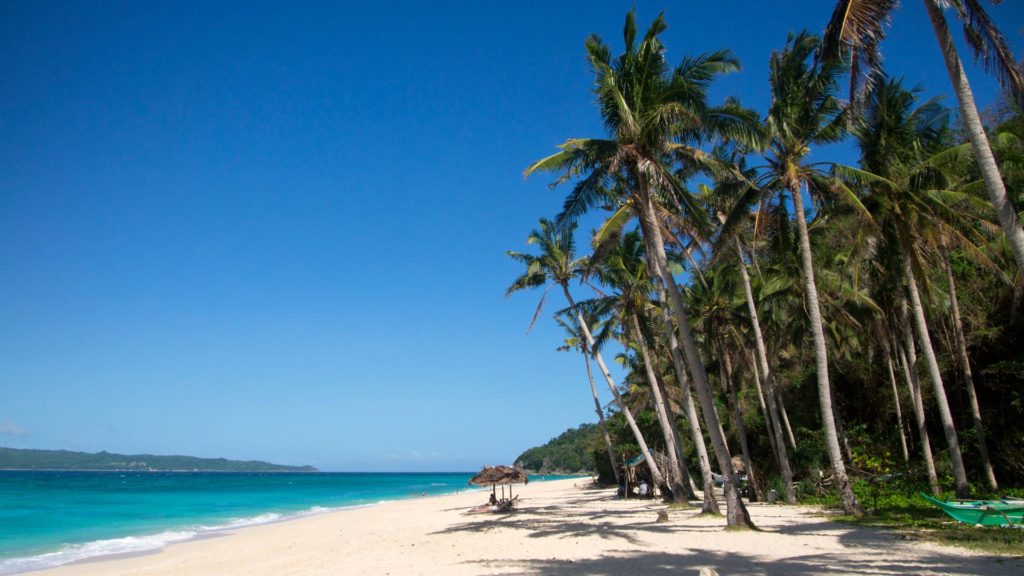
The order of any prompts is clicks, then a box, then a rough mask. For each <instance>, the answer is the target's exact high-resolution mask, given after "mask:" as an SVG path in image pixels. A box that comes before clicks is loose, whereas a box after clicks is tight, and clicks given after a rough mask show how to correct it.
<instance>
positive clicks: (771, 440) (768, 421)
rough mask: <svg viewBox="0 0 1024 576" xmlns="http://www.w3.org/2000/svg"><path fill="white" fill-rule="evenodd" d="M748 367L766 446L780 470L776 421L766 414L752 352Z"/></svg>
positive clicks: (779, 433) (766, 409) (779, 435)
mask: <svg viewBox="0 0 1024 576" xmlns="http://www.w3.org/2000/svg"><path fill="white" fill-rule="evenodd" d="M750 366H751V367H752V368H753V372H754V387H755V388H757V400H758V402H759V403H760V404H761V414H763V415H764V424H765V428H767V429H768V444H769V445H770V446H771V448H772V457H773V458H774V459H775V462H776V463H778V464H779V468H780V469H781V467H782V465H781V463H780V462H779V449H778V447H777V444H776V442H777V441H778V440H777V439H776V433H775V430H774V425H775V422H777V421H778V420H777V419H773V418H772V415H771V414H769V413H768V407H767V406H766V403H765V400H764V390H762V389H761V376H760V375H759V374H758V370H757V359H756V358H755V357H754V353H753V352H751V353H750ZM781 436H782V432H781V431H779V432H778V438H781Z"/></svg>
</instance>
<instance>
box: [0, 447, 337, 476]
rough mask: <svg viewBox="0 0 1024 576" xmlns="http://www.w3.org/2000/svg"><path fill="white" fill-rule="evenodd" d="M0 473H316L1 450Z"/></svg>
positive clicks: (212, 461) (213, 461) (189, 460)
mask: <svg viewBox="0 0 1024 576" xmlns="http://www.w3.org/2000/svg"><path fill="white" fill-rule="evenodd" d="M0 470H140V471H153V472H156V471H169V470H175V471H179V470H180V471H190V472H193V471H195V472H317V469H316V468H314V467H312V466H280V465H278V464H270V463H269V462H260V461H259V460H249V461H244V462H243V461H239V460H226V459H224V458H193V457H192V456H154V455H152V454H133V455H129V456H126V455H124V454H111V453H109V452H99V453H97V454H87V453H85V452H69V451H67V450H19V449H17V448H0Z"/></svg>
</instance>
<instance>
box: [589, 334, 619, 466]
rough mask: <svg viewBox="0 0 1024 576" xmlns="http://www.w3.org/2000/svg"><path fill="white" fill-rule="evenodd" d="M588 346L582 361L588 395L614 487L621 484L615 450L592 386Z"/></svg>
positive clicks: (595, 391)
mask: <svg viewBox="0 0 1024 576" xmlns="http://www.w3.org/2000/svg"><path fill="white" fill-rule="evenodd" d="M588 348H589V346H588V345H587V344H586V343H584V345H583V361H584V362H586V364H587V380H589V381H590V393H591V394H593V395H594V412H597V421H598V423H599V424H600V425H601V434H602V435H604V445H605V447H607V448H608V461H609V462H611V464H612V474H614V475H615V485H616V486H618V485H619V482H621V481H622V480H621V478H619V465H618V463H617V462H616V461H615V449H614V448H613V447H612V437H611V436H609V435H608V425H607V424H605V421H604V410H602V409H601V400H600V399H599V398H598V396H597V387H596V386H594V373H593V372H592V371H591V370H590V356H589V353H588V350H587V349H588Z"/></svg>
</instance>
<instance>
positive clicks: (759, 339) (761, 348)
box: [736, 238, 796, 504]
mask: <svg viewBox="0 0 1024 576" xmlns="http://www.w3.org/2000/svg"><path fill="white" fill-rule="evenodd" d="M736 252H737V255H738V256H739V261H740V276H741V277H742V278H743V294H744V296H745V297H746V299H747V312H748V313H749V314H750V327H751V329H752V330H753V332H754V349H755V351H756V352H757V360H758V363H757V364H756V365H755V366H754V378H755V379H756V378H757V368H758V365H759V366H760V368H761V373H762V374H764V379H765V383H766V386H768V388H769V392H768V393H769V394H773V391H774V388H775V386H774V382H775V381H774V377H775V376H774V375H773V374H772V371H771V367H770V366H769V364H768V351H767V347H766V346H765V344H764V336H763V335H762V334H761V321H760V320H759V319H758V316H757V306H756V305H755V304H754V290H753V288H751V286H750V274H749V273H748V272H747V264H746V262H744V260H743V247H742V246H740V241H739V239H738V238H737V239H736ZM757 393H758V395H759V396H760V395H761V386H760V384H758V392H757ZM769 401H770V402H772V404H774V403H775V398H774V397H771V398H770V400H769ZM761 408H762V409H763V408H764V399H763V398H762V400H761ZM775 412H776V410H775V408H774V407H773V408H772V413H773V414H774V413H775ZM765 421H766V422H767V423H768V426H769V434H768V435H769V438H771V439H772V449H773V451H774V452H775V460H776V461H777V462H778V463H779V470H780V472H781V473H782V482H783V485H784V486H785V492H786V502H787V503H789V504H796V491H795V490H794V488H793V470H792V468H790V465H789V454H788V453H787V451H786V445H785V444H786V443H785V441H784V440H783V439H782V428H781V426H780V425H779V419H778V418H777V417H773V418H767V416H766V418H765ZM776 442H778V444H779V445H781V448H780V447H779V446H777V445H776Z"/></svg>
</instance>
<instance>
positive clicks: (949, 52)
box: [924, 0, 1024, 273]
mask: <svg viewBox="0 0 1024 576" xmlns="http://www.w3.org/2000/svg"><path fill="white" fill-rule="evenodd" d="M924 5H925V8H926V9H927V10H928V17H929V18H930V19H931V22H932V29H933V30H934V31H935V39H936V40H938V42H939V49H940V50H941V51H942V57H943V60H945V62H946V71H947V72H948V73H949V80H950V82H952V83H953V90H954V91H955V92H956V99H957V102H958V103H959V104H960V118H961V120H962V121H963V123H964V129H965V130H966V131H967V137H968V139H969V140H970V141H971V150H973V151H974V158H975V160H977V162H978V167H979V168H980V170H981V177H982V178H983V179H984V180H985V189H986V190H988V198H989V200H990V201H991V202H992V206H994V207H995V209H996V214H998V215H999V224H1000V225H1001V226H1002V228H1003V233H1004V234H1005V235H1006V241H1007V243H1008V244H1009V245H1010V250H1011V251H1012V252H1013V258H1014V260H1016V261H1017V269H1018V270H1020V271H1021V272H1022V273H1024V228H1021V225H1020V221H1019V220H1018V219H1017V212H1016V211H1015V210H1014V209H1013V204H1012V203H1011V202H1010V197H1009V195H1008V194H1007V193H1006V186H1005V185H1004V184H1003V179H1002V176H1001V175H1000V174H999V167H998V166H997V165H996V159H995V157H994V156H993V155H992V147H991V146H989V143H988V137H987V136H986V135H985V128H984V126H982V124H981V117H980V116H979V115H978V107H977V106H976V105H975V103H974V93H973V92H972V91H971V85H970V83H968V82H967V75H966V74H965V73H964V67H963V65H962V64H961V62H960V56H959V55H958V54H957V52H956V46H955V45H954V44H953V37H952V35H951V34H950V33H949V26H948V25H947V24H946V17H945V16H943V14H942V9H941V8H939V6H938V5H937V4H936V2H935V0H924Z"/></svg>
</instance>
